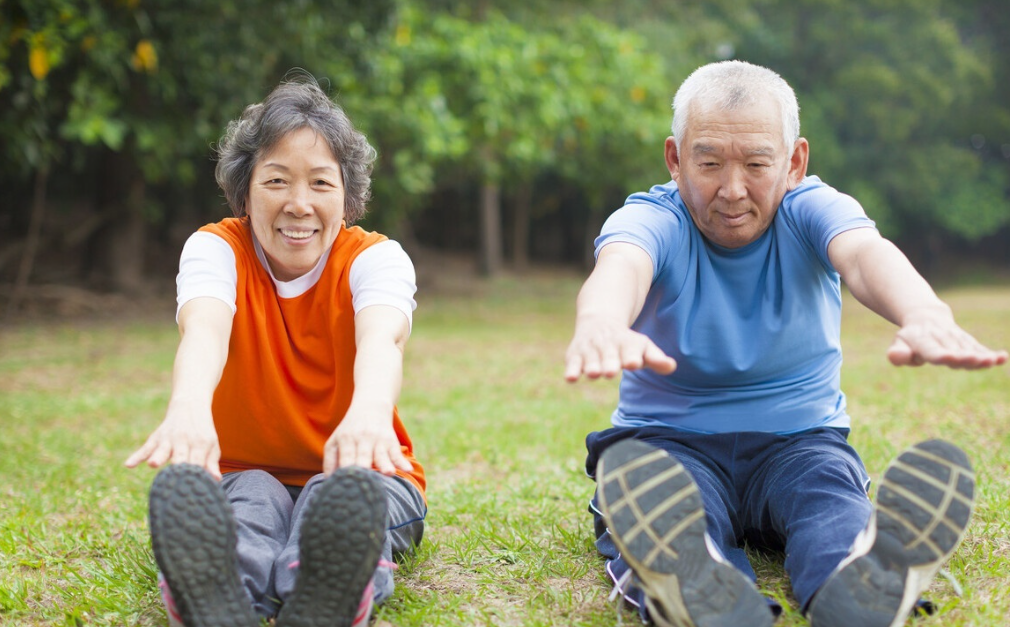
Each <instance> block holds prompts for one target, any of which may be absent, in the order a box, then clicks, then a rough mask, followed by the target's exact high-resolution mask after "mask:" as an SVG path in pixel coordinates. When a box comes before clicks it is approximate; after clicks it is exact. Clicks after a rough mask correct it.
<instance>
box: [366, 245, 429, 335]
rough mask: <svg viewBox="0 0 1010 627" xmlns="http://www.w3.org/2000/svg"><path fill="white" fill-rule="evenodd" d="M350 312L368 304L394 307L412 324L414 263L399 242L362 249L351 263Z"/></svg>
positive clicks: (414, 306)
mask: <svg viewBox="0 0 1010 627" xmlns="http://www.w3.org/2000/svg"><path fill="white" fill-rule="evenodd" d="M350 283H351V302H352V304H353V306H354V313H358V312H359V311H361V310H362V309H364V308H365V307H368V306H370V305H388V306H390V307H395V308H397V309H399V310H400V311H402V312H403V315H405V316H407V323H408V324H411V325H413V318H414V315H413V314H414V309H416V308H417V302H416V301H414V294H415V293H416V292H417V284H416V275H415V274H414V264H413V263H412V262H411V261H410V257H409V256H407V253H406V252H405V251H404V250H403V248H402V247H401V246H400V244H399V243H397V242H395V241H393V240H386V241H384V242H380V243H378V244H374V245H372V246H369V247H368V248H366V249H365V250H363V251H362V252H361V253H360V254H359V255H358V256H357V257H356V258H355V259H354V263H352V264H351V274H350Z"/></svg>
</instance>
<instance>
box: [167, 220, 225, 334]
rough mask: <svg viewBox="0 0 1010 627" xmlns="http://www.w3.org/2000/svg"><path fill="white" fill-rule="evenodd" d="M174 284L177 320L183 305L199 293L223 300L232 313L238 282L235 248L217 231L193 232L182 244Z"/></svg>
mask: <svg viewBox="0 0 1010 627" xmlns="http://www.w3.org/2000/svg"><path fill="white" fill-rule="evenodd" d="M175 285H176V309H175V318H176V321H178V319H179V310H180V309H182V306H183V305H185V304H186V303H188V302H189V301H191V300H193V299H194V298H200V297H202V296H210V297H212V298H217V299H218V300H221V301H223V302H224V303H225V304H227V305H228V306H229V307H231V312H232V314H234V313H235V311H236V309H237V308H236V306H235V299H236V286H237V285H238V271H237V270H236V269H235V251H233V250H232V249H231V246H229V245H228V242H226V241H224V240H223V239H222V238H221V237H220V236H218V235H214V234H213V233H207V232H205V231H197V232H196V233H193V234H192V235H190V236H189V239H187V240H186V244H185V245H184V246H183V247H182V255H181V256H180V257H179V274H178V276H176V278H175Z"/></svg>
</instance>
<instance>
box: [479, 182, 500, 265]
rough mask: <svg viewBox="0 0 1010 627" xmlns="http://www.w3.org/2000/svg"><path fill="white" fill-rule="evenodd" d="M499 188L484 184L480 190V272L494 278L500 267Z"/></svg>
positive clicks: (492, 184)
mask: <svg viewBox="0 0 1010 627" xmlns="http://www.w3.org/2000/svg"><path fill="white" fill-rule="evenodd" d="M501 240H502V228H501V188H500V187H499V185H498V184H497V183H484V185H483V186H481V189H480V251H479V253H478V254H479V255H480V271H481V274H483V275H484V276H494V275H496V274H498V273H499V272H500V271H501V266H502V244H501Z"/></svg>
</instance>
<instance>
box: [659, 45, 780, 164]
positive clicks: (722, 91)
mask: <svg viewBox="0 0 1010 627" xmlns="http://www.w3.org/2000/svg"><path fill="white" fill-rule="evenodd" d="M766 95H768V96H771V97H772V98H773V99H774V100H775V101H776V102H777V103H778V105H779V111H780V112H781V114H782V139H783V141H784V142H785V146H786V148H788V149H791V148H792V146H793V144H794V143H796V140H797V139H799V138H800V106H799V103H797V102H796V93H795V92H794V91H793V88H792V87H790V86H789V83H787V82H786V81H785V79H783V78H782V77H781V76H779V75H778V74H776V73H775V72H773V71H772V70H769V69H768V68H765V67H761V66H760V65H754V64H752V63H747V62H746V61H735V60H734V61H719V62H718V63H709V64H708V65H703V66H701V67H700V68H698V69H697V70H695V71H694V72H692V73H691V75H690V76H688V77H687V79H685V80H684V82H683V83H681V85H680V89H678V90H677V95H675V96H674V97H673V139H674V141H675V142H676V143H677V152H680V151H681V142H682V141H684V135H685V134H686V133H687V126H688V118H689V116H690V115H691V111H692V108H693V107H694V106H714V107H717V108H720V109H722V110H727V111H732V110H734V109H738V108H740V107H745V106H750V105H753V104H754V103H756V102H757V101H758V100H759V99H760V98H761V97H762V96H766Z"/></svg>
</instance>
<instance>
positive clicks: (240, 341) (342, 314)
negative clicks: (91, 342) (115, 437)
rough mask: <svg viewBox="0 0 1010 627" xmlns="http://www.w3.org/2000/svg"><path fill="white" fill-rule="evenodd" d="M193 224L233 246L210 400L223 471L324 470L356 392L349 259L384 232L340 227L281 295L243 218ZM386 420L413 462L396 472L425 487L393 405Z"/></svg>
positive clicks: (299, 474)
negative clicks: (312, 280)
mask: <svg viewBox="0 0 1010 627" xmlns="http://www.w3.org/2000/svg"><path fill="white" fill-rule="evenodd" d="M200 230H201V231H206V232H209V233H213V234H215V235H217V236H219V237H221V238H223V239H224V240H225V241H226V242H227V243H228V244H229V245H230V246H231V248H232V250H233V251H234V252H235V266H236V270H237V272H238V284H237V286H236V293H237V297H236V302H235V305H236V307H237V311H236V312H235V317H234V320H233V322H232V332H231V341H230V344H229V348H228V361H227V363H226V364H225V367H224V372H223V373H222V375H221V382H220V383H219V384H218V386H217V389H216V390H215V392H214V402H213V406H212V411H213V414H214V425H215V427H216V428H217V434H218V439H219V441H220V443H221V471H222V472H234V471H238V470H249V469H253V468H259V469H262V470H265V471H267V472H269V473H270V474H272V475H273V476H275V477H276V478H277V479H278V480H279V481H280V482H281V483H284V484H287V485H296V486H300V485H305V483H306V482H307V481H308V480H309V479H310V478H311V477H312V476H313V475H316V474H319V473H320V472H322V469H323V446H324V444H325V443H326V440H327V439H329V437H330V435H332V434H333V430H334V429H336V427H337V425H338V424H340V421H341V419H342V418H343V416H344V414H345V413H346V412H347V408H348V407H349V406H350V403H351V395H352V394H353V392H354V356H355V354H356V348H355V341H354V309H353V307H352V304H351V290H350V269H351V263H353V262H354V259H355V258H356V257H357V256H358V254H360V253H361V252H362V251H363V250H365V249H366V248H368V247H369V246H371V245H373V244H376V243H378V242H382V241H385V239H386V237H385V236H383V235H380V234H378V233H371V232H367V231H364V230H362V229H361V228H359V227H351V228H342V229H341V230H340V234H339V235H338V236H337V239H336V241H335V242H334V243H333V247H332V249H331V250H330V256H329V259H327V261H326V266H325V268H324V270H323V272H322V274H321V276H320V278H319V281H318V282H317V283H316V285H314V286H313V287H311V288H309V290H308V291H307V292H305V293H304V294H302V295H301V296H297V297H295V298H281V297H279V296H278V295H277V291H276V289H275V286H274V283H273V280H272V279H271V278H270V274H269V273H268V272H267V270H266V268H264V267H263V265H262V264H261V263H260V260H259V258H257V256H256V250H255V248H254V247H253V239H252V232H251V229H250V227H249V224H248V221H247V220H243V219H236V218H227V219H225V220H223V221H221V222H218V223H216V224H208V225H206V226H204V227H202V228H201V229H200ZM393 428H394V430H395V431H396V435H397V437H398V439H399V440H400V448H401V450H402V451H403V454H404V456H405V457H406V458H407V459H408V460H410V462H411V464H412V465H413V467H414V468H413V470H411V471H410V472H403V471H399V470H398V471H397V474H398V475H400V476H402V477H403V478H405V479H407V480H408V481H410V482H411V483H412V484H414V485H415V486H416V487H417V489H418V490H420V492H421V494H422V495H423V494H424V488H425V478H424V469H423V467H422V466H421V465H420V464H419V463H418V462H417V460H416V459H415V458H414V450H413V444H412V443H411V441H410V436H409V435H408V434H407V430H406V429H405V428H404V426H403V423H402V422H401V421H400V416H399V412H398V411H397V410H396V409H395V408H394V410H393Z"/></svg>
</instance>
